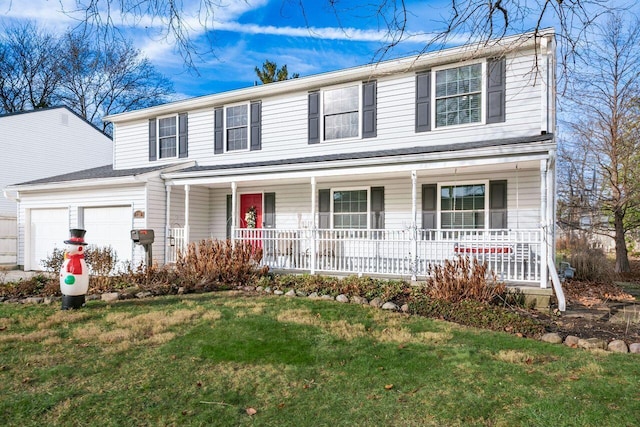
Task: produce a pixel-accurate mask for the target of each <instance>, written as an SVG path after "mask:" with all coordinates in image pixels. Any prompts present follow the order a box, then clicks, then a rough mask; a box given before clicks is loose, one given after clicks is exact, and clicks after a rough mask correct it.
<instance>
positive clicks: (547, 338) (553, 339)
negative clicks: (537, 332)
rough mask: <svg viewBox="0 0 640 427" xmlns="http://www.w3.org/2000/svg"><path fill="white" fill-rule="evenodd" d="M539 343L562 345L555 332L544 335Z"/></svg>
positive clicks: (560, 338)
mask: <svg viewBox="0 0 640 427" xmlns="http://www.w3.org/2000/svg"><path fill="white" fill-rule="evenodd" d="M540 341H542V342H548V343H551V344H562V337H561V336H560V335H559V334H556V333H555V332H550V333H548V334H544V335H543V336H542V338H540Z"/></svg>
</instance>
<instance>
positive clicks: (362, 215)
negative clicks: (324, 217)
mask: <svg viewBox="0 0 640 427" xmlns="http://www.w3.org/2000/svg"><path fill="white" fill-rule="evenodd" d="M368 211H369V205H368V191H367V190H334V191H333V228H337V229H344V228H350V229H353V228H362V229H366V228H367V218H368Z"/></svg>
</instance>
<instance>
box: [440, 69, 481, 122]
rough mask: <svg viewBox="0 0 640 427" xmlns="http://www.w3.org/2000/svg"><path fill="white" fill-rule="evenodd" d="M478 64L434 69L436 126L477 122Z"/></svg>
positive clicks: (478, 106)
mask: <svg viewBox="0 0 640 427" xmlns="http://www.w3.org/2000/svg"><path fill="white" fill-rule="evenodd" d="M481 91H482V65H481V64H472V65H466V66H463V67H458V68H450V69H447V70H442V71H437V72H436V91H435V92H436V126H451V125H459V124H466V123H475V122H479V121H480V119H481V105H482V94H481Z"/></svg>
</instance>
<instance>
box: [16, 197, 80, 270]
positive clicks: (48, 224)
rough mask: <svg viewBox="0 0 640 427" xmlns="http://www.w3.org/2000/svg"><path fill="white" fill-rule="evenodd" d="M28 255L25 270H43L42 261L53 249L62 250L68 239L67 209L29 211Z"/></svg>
mask: <svg viewBox="0 0 640 427" xmlns="http://www.w3.org/2000/svg"><path fill="white" fill-rule="evenodd" d="M29 233H30V235H29V243H30V246H29V252H30V253H29V254H28V255H27V256H26V258H27V259H26V261H28V262H29V263H28V264H27V263H26V262H25V268H26V269H28V270H44V266H43V265H42V260H44V259H46V258H47V257H48V256H49V255H51V253H52V252H53V249H54V248H59V249H62V250H64V248H65V244H64V241H65V240H67V239H68V238H69V213H68V209H31V227H30V229H29Z"/></svg>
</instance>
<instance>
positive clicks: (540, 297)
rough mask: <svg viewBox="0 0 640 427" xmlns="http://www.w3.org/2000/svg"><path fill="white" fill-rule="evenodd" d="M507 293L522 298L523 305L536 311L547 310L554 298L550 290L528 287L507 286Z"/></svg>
mask: <svg viewBox="0 0 640 427" xmlns="http://www.w3.org/2000/svg"><path fill="white" fill-rule="evenodd" d="M507 291H508V292H513V293H514V294H516V295H518V296H521V297H522V298H524V305H525V307H528V308H533V309H536V310H540V311H543V310H549V309H550V308H551V301H552V299H553V298H555V296H554V293H553V289H552V288H546V289H543V288H539V287H536V286H530V285H517V284H515V285H507Z"/></svg>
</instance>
